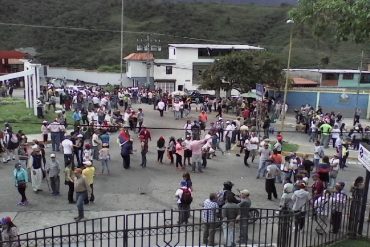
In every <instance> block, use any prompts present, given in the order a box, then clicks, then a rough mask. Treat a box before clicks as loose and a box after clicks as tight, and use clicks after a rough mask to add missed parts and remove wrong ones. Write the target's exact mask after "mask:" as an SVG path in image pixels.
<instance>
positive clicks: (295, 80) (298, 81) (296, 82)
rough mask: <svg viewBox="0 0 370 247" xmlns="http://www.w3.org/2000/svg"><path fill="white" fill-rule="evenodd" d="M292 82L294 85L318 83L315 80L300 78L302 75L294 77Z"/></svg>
mask: <svg viewBox="0 0 370 247" xmlns="http://www.w3.org/2000/svg"><path fill="white" fill-rule="evenodd" d="M293 84H294V85H317V84H318V83H317V82H315V81H311V80H308V79H305V78H302V77H294V78H293Z"/></svg>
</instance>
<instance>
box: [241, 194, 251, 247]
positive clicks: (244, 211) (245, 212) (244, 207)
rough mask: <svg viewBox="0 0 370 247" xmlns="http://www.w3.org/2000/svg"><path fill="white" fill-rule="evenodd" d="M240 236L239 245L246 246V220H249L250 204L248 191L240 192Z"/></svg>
mask: <svg viewBox="0 0 370 247" xmlns="http://www.w3.org/2000/svg"><path fill="white" fill-rule="evenodd" d="M238 205H239V207H240V236H239V243H243V244H246V243H247V241H248V220H249V217H250V216H249V209H250V208H251V205H252V202H251V199H250V198H249V191H248V190H242V191H240V203H239V204H238Z"/></svg>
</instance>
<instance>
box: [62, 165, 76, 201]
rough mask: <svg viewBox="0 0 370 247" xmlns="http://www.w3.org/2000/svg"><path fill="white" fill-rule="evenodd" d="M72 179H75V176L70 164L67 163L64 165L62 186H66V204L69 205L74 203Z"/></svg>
mask: <svg viewBox="0 0 370 247" xmlns="http://www.w3.org/2000/svg"><path fill="white" fill-rule="evenodd" d="M74 177H75V174H74V172H73V168H72V164H71V162H68V163H67V164H66V167H65V169H64V184H65V185H68V203H69V204H73V203H76V202H75V201H74V200H73V193H74Z"/></svg>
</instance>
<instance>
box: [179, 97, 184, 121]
mask: <svg viewBox="0 0 370 247" xmlns="http://www.w3.org/2000/svg"><path fill="white" fill-rule="evenodd" d="M179 106H180V117H181V118H183V116H184V101H182V99H180V101H179Z"/></svg>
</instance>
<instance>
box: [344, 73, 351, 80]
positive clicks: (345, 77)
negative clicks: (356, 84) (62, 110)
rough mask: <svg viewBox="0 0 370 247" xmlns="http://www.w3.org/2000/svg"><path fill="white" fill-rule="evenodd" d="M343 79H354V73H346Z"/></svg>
mask: <svg viewBox="0 0 370 247" xmlns="http://www.w3.org/2000/svg"><path fill="white" fill-rule="evenodd" d="M343 80H353V73H344V74H343Z"/></svg>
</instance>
